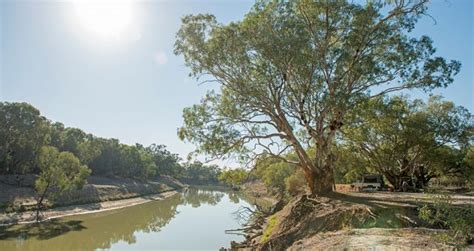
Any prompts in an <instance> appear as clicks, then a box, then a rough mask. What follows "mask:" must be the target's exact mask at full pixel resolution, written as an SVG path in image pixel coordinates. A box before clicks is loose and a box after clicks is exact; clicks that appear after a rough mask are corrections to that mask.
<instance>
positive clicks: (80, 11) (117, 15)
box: [73, 0, 133, 39]
mask: <svg viewBox="0 0 474 251" xmlns="http://www.w3.org/2000/svg"><path fill="white" fill-rule="evenodd" d="M73 3H74V8H75V12H76V14H77V17H78V21H79V23H80V25H81V26H82V28H83V29H84V30H85V31H87V32H89V33H91V34H92V35H94V36H95V37H97V38H102V39H121V38H122V37H123V36H127V35H128V34H127V33H129V32H130V31H131V23H132V18H133V17H132V15H133V6H132V2H131V1H100V0H95V1H91V0H75V1H74V2H73Z"/></svg>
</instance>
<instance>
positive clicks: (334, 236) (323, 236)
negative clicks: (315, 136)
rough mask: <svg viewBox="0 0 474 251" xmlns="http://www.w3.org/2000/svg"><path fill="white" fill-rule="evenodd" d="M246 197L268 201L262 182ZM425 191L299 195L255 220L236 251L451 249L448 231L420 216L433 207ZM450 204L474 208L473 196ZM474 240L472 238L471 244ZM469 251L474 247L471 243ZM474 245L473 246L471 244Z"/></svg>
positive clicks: (453, 199)
mask: <svg viewBox="0 0 474 251" xmlns="http://www.w3.org/2000/svg"><path fill="white" fill-rule="evenodd" d="M246 190H247V193H251V194H256V195H257V196H259V197H262V198H264V197H268V195H269V194H268V193H267V192H265V189H262V188H259V187H258V184H249V186H246ZM434 200H435V199H434V198H433V197H432V195H428V194H422V193H397V192H372V193H353V192H335V193H332V194H330V195H328V196H327V197H317V198H309V197H307V196H306V195H302V194H300V195H298V196H295V197H293V198H291V199H290V201H289V203H288V204H287V205H285V206H284V207H283V208H282V209H281V210H278V211H277V212H274V213H270V214H268V215H266V217H265V219H263V220H262V219H258V218H257V219H256V220H254V223H252V224H251V225H249V228H248V229H246V231H245V233H246V241H245V242H243V243H240V244H239V243H233V244H232V248H231V250H326V249H333V248H334V249H336V250H343V249H351V250H352V249H354V250H374V249H377V250H378V249H381V250H382V249H383V250H425V249H431V250H438V249H441V250H446V249H455V248H457V245H458V244H456V243H452V242H449V243H448V242H447V241H446V238H444V236H446V235H447V230H442V229H432V228H431V227H433V226H431V225H429V224H428V223H426V222H424V221H423V220H422V219H420V218H419V217H418V208H419V207H420V206H421V205H424V204H426V203H428V204H432V203H434V202H435V201H434ZM451 203H452V204H453V206H457V207H472V206H473V205H474V197H473V196H468V195H463V194H453V195H451ZM471 241H472V240H471ZM470 243H471V245H470V246H467V248H473V246H472V242H470ZM468 245H469V244H468Z"/></svg>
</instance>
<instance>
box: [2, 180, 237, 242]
mask: <svg viewBox="0 0 474 251" xmlns="http://www.w3.org/2000/svg"><path fill="white" fill-rule="evenodd" d="M226 195H228V196H226ZM225 196H226V200H225V203H231V204H238V203H240V202H241V199H242V197H241V195H240V194H238V193H235V192H229V193H227V192H223V191H215V190H198V189H189V190H187V191H185V192H183V193H179V194H176V195H174V196H172V197H170V198H167V199H165V200H163V201H156V202H150V203H145V204H142V205H138V206H133V207H129V208H124V209H119V210H113V211H107V212H102V213H97V214H88V215H78V216H72V217H65V218H62V219H55V220H52V221H50V222H48V223H43V224H30V225H17V226H8V227H5V226H4V227H0V250H95V249H109V248H111V247H112V245H113V244H114V243H118V242H120V243H126V244H128V245H130V244H135V243H137V238H138V237H141V236H144V235H146V234H151V233H153V234H155V233H158V232H160V231H161V230H162V229H163V228H164V227H165V226H166V225H168V224H169V223H170V222H171V221H172V220H173V219H174V218H176V217H179V214H180V211H181V210H188V209H187V208H189V207H191V208H198V207H202V206H205V205H208V206H216V205H217V204H219V203H221V201H222V200H223V198H224V197H225ZM235 206H236V205H234V207H235ZM195 210H196V209H195ZM220 211H223V210H220ZM220 211H217V212H218V213H222V214H223V215H224V214H225V216H226V217H227V215H229V214H231V213H232V212H220ZM200 215H202V214H199V215H198V216H200ZM223 217H224V216H223ZM211 220H212V219H211ZM187 221H189V219H188V220H187ZM192 224H193V222H185V223H182V224H181V223H180V225H183V226H182V227H189V226H192ZM184 225H187V226H184ZM223 227H224V226H223ZM224 230H225V229H221V231H224ZM170 231H171V230H170ZM178 232H179V231H178ZM216 248H218V247H216Z"/></svg>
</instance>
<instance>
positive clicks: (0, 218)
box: [0, 191, 178, 225]
mask: <svg viewBox="0 0 474 251" xmlns="http://www.w3.org/2000/svg"><path fill="white" fill-rule="evenodd" d="M177 193H178V191H168V192H163V193H160V194H151V195H145V196H139V197H135V198H129V199H121V200H113V201H103V202H98V203H89V204H82V205H73V206H64V207H55V208H52V209H48V210H45V211H42V212H41V215H42V220H43V221H44V220H49V219H54V218H60V217H65V216H71V215H80V214H90V213H99V212H104V211H109V210H116V209H121V208H126V207H132V206H136V205H140V204H143V203H147V202H151V201H156V200H163V199H166V198H169V197H171V196H173V195H175V194H177ZM35 216H36V212H34V211H25V212H14V213H3V214H0V225H10V224H25V223H33V222H35Z"/></svg>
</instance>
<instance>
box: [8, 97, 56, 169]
mask: <svg viewBox="0 0 474 251" xmlns="http://www.w3.org/2000/svg"><path fill="white" fill-rule="evenodd" d="M48 142H49V135H48V125H47V121H46V120H45V119H44V118H43V117H41V116H40V113H39V111H38V110H37V109H36V108H34V107H33V106H31V105H29V104H26V103H8V102H0V174H7V173H14V174H22V173H26V172H31V171H34V170H33V167H34V165H35V161H36V155H37V154H38V152H39V150H40V149H41V147H42V146H43V145H46V144H48Z"/></svg>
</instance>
